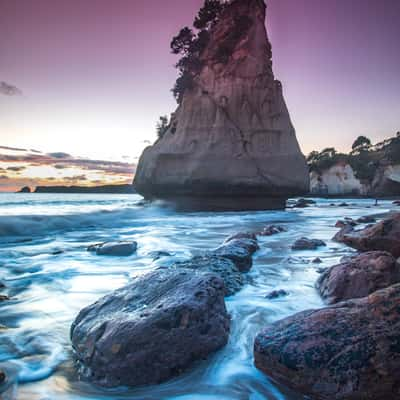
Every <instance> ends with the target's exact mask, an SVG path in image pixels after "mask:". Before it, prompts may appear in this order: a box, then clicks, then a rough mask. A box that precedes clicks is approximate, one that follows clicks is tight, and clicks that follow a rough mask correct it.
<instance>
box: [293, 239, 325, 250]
mask: <svg viewBox="0 0 400 400" xmlns="http://www.w3.org/2000/svg"><path fill="white" fill-rule="evenodd" d="M322 246H326V243H325V242H324V241H323V240H319V239H308V238H306V237H302V238H300V239H298V240H296V241H295V242H294V244H293V246H292V250H316V249H318V247H322Z"/></svg>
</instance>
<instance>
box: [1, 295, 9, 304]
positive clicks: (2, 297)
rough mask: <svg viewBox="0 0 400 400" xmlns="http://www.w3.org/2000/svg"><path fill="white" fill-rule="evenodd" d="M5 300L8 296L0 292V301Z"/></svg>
mask: <svg viewBox="0 0 400 400" xmlns="http://www.w3.org/2000/svg"><path fill="white" fill-rule="evenodd" d="M7 300H10V298H9V297H8V296H7V295H5V294H0V303H1V302H3V301H7Z"/></svg>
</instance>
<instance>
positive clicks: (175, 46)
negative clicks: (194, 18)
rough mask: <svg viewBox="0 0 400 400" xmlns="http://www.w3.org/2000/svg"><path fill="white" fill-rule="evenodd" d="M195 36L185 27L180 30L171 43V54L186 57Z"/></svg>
mask: <svg viewBox="0 0 400 400" xmlns="http://www.w3.org/2000/svg"><path fill="white" fill-rule="evenodd" d="M194 38H195V34H194V33H193V31H192V30H191V29H190V28H188V27H187V26H186V27H185V28H183V29H181V30H180V32H179V33H178V34H177V35H176V36H175V37H174V38H173V39H172V41H171V50H172V53H173V54H181V55H183V56H187V55H188V54H189V52H190V49H191V47H192V44H193V41H194Z"/></svg>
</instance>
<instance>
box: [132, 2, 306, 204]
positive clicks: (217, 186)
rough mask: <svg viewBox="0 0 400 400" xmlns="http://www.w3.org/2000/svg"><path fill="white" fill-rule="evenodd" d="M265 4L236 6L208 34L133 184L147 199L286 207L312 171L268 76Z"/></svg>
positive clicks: (276, 86) (275, 85)
mask: <svg viewBox="0 0 400 400" xmlns="http://www.w3.org/2000/svg"><path fill="white" fill-rule="evenodd" d="M265 18H266V5H265V3H264V1H263V0H233V1H231V2H230V3H228V4H227V5H226V6H225V8H224V10H223V12H222V14H221V16H220V18H219V19H218V21H217V22H216V23H215V24H214V26H213V27H212V28H211V29H210V32H209V40H208V43H207V45H206V46H205V47H204V49H203V50H202V51H201V53H200V55H199V60H200V65H201V67H200V68H199V70H198V71H196V73H193V82H192V85H191V87H190V88H188V89H186V90H185V92H184V93H183V96H182V100H181V102H180V104H179V106H178V108H177V110H176V112H175V113H173V114H172V116H171V121H170V123H169V126H168V129H167V130H166V132H165V134H164V135H163V136H162V137H161V138H160V139H159V140H158V141H157V142H156V143H155V144H154V145H153V146H150V147H148V148H146V149H145V150H144V152H143V154H142V156H141V158H140V160H139V164H138V168H137V171H136V175H135V178H134V182H133V184H134V187H135V189H136V190H137V191H138V192H139V193H140V194H142V195H143V196H144V197H146V198H160V199H167V200H169V199H171V200H173V201H180V200H182V201H184V202H188V203H191V204H193V205H196V204H197V205H201V206H207V204H208V203H210V207H213V206H214V205H215V204H216V203H217V202H218V201H219V200H221V203H222V204H224V206H226V207H227V208H232V209H233V208H236V209H238V208H243V209H263V208H276V207H278V208H279V207H284V203H285V200H286V199H287V198H288V197H290V196H296V195H301V194H304V193H307V192H308V191H309V173H308V168H307V164H306V161H305V158H304V156H303V154H302V153H301V150H300V147H299V144H298V142H297V139H296V133H295V129H294V127H293V125H292V122H291V120H290V116H289V112H288V109H287V106H286V104H285V100H284V97H283V91H282V84H281V83H280V82H279V81H278V80H275V77H274V74H273V71H272V49H271V44H270V42H269V40H268V36H267V32H266V27H265Z"/></svg>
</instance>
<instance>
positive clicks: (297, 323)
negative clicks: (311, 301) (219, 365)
mask: <svg viewBox="0 0 400 400" xmlns="http://www.w3.org/2000/svg"><path fill="white" fill-rule="evenodd" d="M399 331H400V284H397V285H394V286H391V287H389V288H386V289H382V290H380V291H377V292H374V293H373V294H371V295H370V296H369V297H365V298H362V299H358V300H351V301H347V302H342V303H338V304H337V305H334V306H330V307H327V308H324V309H321V310H310V311H304V312H301V313H299V314H296V315H294V316H291V317H289V318H285V319H283V320H281V321H278V322H276V323H273V324H271V325H269V326H267V327H266V328H265V329H264V331H263V332H261V333H260V334H259V335H258V336H257V337H256V340H255V344H254V359H255V365H256V367H257V368H259V369H260V370H261V371H263V372H264V373H266V374H267V375H268V376H270V377H272V378H273V379H275V380H277V381H278V382H281V383H284V384H287V385H288V386H290V387H292V388H293V389H295V390H298V391H300V392H302V393H304V394H306V395H309V396H311V397H312V398H316V399H321V400H355V399H360V400H361V399H362V400H377V399H382V400H383V399H385V400H395V399H399V398H400V385H399V380H398V371H399V368H400V346H399Z"/></svg>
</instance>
